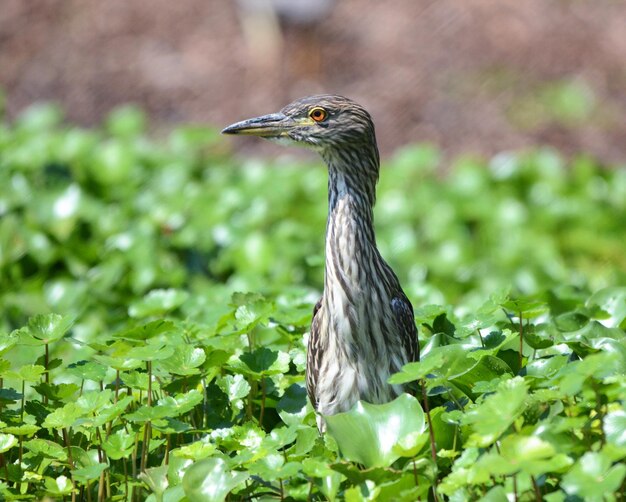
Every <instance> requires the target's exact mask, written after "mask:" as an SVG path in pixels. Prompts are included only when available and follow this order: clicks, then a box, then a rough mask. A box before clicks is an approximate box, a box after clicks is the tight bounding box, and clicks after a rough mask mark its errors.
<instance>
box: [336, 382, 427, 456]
mask: <svg viewBox="0 0 626 502" xmlns="http://www.w3.org/2000/svg"><path fill="white" fill-rule="evenodd" d="M324 419H325V420H326V425H327V427H328V432H329V433H330V434H331V435H332V436H333V437H334V438H335V441H337V445H338V446H339V449H340V451H341V453H342V455H343V456H345V457H346V458H347V459H348V460H352V461H354V462H359V463H361V464H363V465H365V466H366V467H387V466H389V465H391V464H392V463H393V462H395V461H396V460H397V459H398V458H399V457H400V456H401V455H402V453H401V452H404V451H405V450H404V448H403V445H405V446H406V447H407V450H413V449H414V448H415V447H416V446H417V445H418V441H419V439H418V437H419V435H420V434H425V430H426V422H425V420H424V412H423V411H422V407H421V406H420V404H419V402H418V401H417V399H415V398H414V397H413V396H410V395H408V394H402V395H401V396H399V397H398V398H396V399H394V400H393V401H391V402H389V403H385V404H370V403H366V402H364V401H358V402H357V403H356V405H355V406H354V407H353V408H352V409H351V410H350V411H347V412H345V413H338V414H336V415H327V416H325V417H324ZM409 435H412V436H411V438H410V439H408V440H405V437H406V436H409ZM401 441H403V443H402V444H401V445H399V446H398V450H397V451H396V450H394V446H395V445H397V444H399V443H401Z"/></svg>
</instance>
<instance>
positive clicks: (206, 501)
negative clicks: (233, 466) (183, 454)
mask: <svg viewBox="0 0 626 502" xmlns="http://www.w3.org/2000/svg"><path fill="white" fill-rule="evenodd" d="M248 477H249V474H248V473H246V472H241V471H231V470H230V469H229V468H228V466H227V464H226V462H224V460H222V459H221V458H207V459H205V460H200V461H198V462H196V463H195V464H193V465H191V466H190V467H189V468H188V469H187V472H185V476H184V477H183V488H184V490H185V495H186V496H187V498H188V499H189V501H190V502H222V501H223V500H224V499H225V498H226V496H227V495H228V494H229V493H230V492H231V491H232V490H233V489H234V488H236V487H237V486H239V485H240V484H241V483H243V482H244V481H245V480H246V479H248Z"/></svg>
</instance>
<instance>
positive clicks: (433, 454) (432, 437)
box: [420, 380, 439, 502]
mask: <svg viewBox="0 0 626 502" xmlns="http://www.w3.org/2000/svg"><path fill="white" fill-rule="evenodd" d="M420 387H421V388H422V401H423V403H424V411H425V412H426V420H427V422H428V436H429V437H430V455H431V457H432V459H433V462H434V463H435V468H436V467H437V446H436V445H435V431H433V422H432V420H431V419H430V406H429V405H428V395H427V393H426V383H425V382H424V380H420ZM432 489H433V498H434V499H435V502H437V501H438V500H439V499H438V497H437V475H435V480H434V482H433V486H432Z"/></svg>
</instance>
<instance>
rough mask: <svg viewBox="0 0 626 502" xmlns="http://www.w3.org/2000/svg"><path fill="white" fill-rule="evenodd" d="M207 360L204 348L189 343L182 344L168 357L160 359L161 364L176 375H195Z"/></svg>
mask: <svg viewBox="0 0 626 502" xmlns="http://www.w3.org/2000/svg"><path fill="white" fill-rule="evenodd" d="M205 360H206V354H205V352H204V350H203V349H201V348H199V347H196V348H194V347H193V346H191V345H188V344H180V345H178V346H177V348H176V351H175V352H174V353H173V354H172V355H171V356H170V357H168V358H167V359H163V360H161V361H159V366H160V367H161V368H163V369H165V370H166V371H169V372H170V373H172V374H174V375H195V374H197V373H199V370H198V367H199V366H201V365H202V364H203V363H204V361H205Z"/></svg>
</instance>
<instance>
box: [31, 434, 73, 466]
mask: <svg viewBox="0 0 626 502" xmlns="http://www.w3.org/2000/svg"><path fill="white" fill-rule="evenodd" d="M24 447H25V448H26V449H27V450H28V451H30V452H32V453H34V454H35V455H43V456H44V457H46V458H51V459H54V460H60V461H61V462H64V461H66V460H67V450H66V449H65V448H63V447H62V446H61V445H59V444H57V443H55V442H53V441H50V440H45V439H31V440H30V441H26V442H25V443H24Z"/></svg>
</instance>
